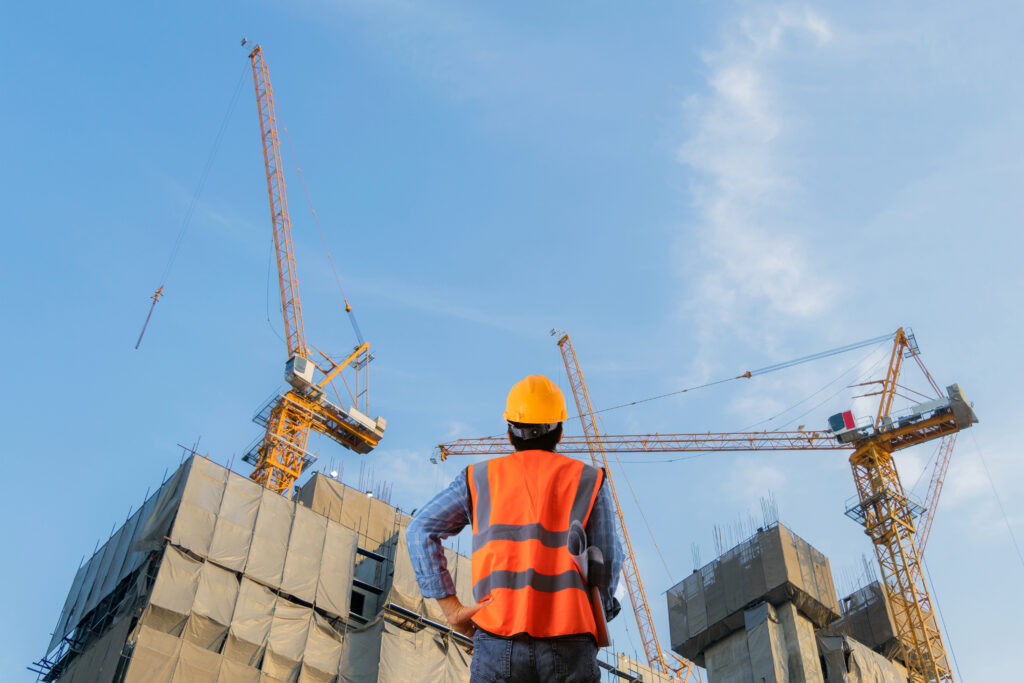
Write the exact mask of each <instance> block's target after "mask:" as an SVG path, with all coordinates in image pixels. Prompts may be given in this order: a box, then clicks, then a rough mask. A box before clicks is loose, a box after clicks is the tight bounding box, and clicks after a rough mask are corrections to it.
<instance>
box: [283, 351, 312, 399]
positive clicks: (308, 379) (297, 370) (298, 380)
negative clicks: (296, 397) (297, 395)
mask: <svg viewBox="0 0 1024 683" xmlns="http://www.w3.org/2000/svg"><path fill="white" fill-rule="evenodd" d="M315 369H316V366H315V365H313V364H312V363H310V362H309V360H307V359H305V358H303V357H302V356H292V357H291V358H289V359H288V362H286V363H285V364H284V379H285V381H287V382H288V384H291V385H292V386H293V387H294V388H295V389H296V390H297V391H300V392H303V393H305V392H306V391H308V390H309V388H310V386H312V384H313V371H314V370H315Z"/></svg>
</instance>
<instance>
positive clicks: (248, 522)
mask: <svg viewBox="0 0 1024 683" xmlns="http://www.w3.org/2000/svg"><path fill="white" fill-rule="evenodd" d="M262 499H263V487H261V486H260V485H259V484H257V483H256V482H254V481H253V480H251V479H249V478H247V477H242V476H239V475H237V474H234V473H231V474H229V475H228V480H227V485H226V486H225V488H224V497H223V500H222V501H221V505H220V512H219V513H218V514H217V523H216V525H215V526H214V529H213V540H212V541H211V542H210V559H211V560H213V561H214V562H216V563H218V564H221V565H223V566H225V567H228V568H229V569H234V570H235V571H236V572H240V571H242V570H243V569H245V561H246V558H248V557H249V546H250V545H251V544H252V531H253V527H254V526H255V525H256V513H257V512H258V511H259V509H260V501H261V500H262Z"/></svg>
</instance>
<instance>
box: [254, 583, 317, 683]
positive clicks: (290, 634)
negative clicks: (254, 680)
mask: <svg viewBox="0 0 1024 683" xmlns="http://www.w3.org/2000/svg"><path fill="white" fill-rule="evenodd" d="M312 618H313V611H312V610H311V609H309V608H308V607H303V606H302V605H296V604H295V603H293V602H290V601H288V600H285V599H284V598H281V597H279V598H278V599H277V604H276V605H275V606H274V619H273V621H272V622H271V625H270V637H269V638H268V639H267V652H266V654H265V655H263V667H262V668H263V671H265V672H266V673H269V674H270V675H272V676H277V677H278V678H283V679H286V680H292V679H293V678H295V677H297V676H298V674H299V665H300V664H301V662H302V653H303V650H305V648H306V640H307V639H308V638H309V624H310V622H311V621H312Z"/></svg>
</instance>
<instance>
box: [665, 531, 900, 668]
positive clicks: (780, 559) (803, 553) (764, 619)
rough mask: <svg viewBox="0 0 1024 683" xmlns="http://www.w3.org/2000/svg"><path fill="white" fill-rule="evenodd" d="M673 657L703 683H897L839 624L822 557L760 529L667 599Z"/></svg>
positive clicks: (881, 660) (784, 534)
mask: <svg viewBox="0 0 1024 683" xmlns="http://www.w3.org/2000/svg"><path fill="white" fill-rule="evenodd" d="M667 598H668V609H669V629H670V635H671V641H672V649H673V650H675V651H676V652H678V653H679V654H681V655H683V656H684V657H687V658H688V659H692V660H693V661H694V662H696V663H697V664H699V665H700V666H703V667H705V668H706V669H707V674H708V681H709V683H754V682H756V683H772V682H777V683H784V682H792V683H805V682H806V683H838V682H840V681H842V682H844V683H847V682H849V683H905V682H906V680H907V675H906V671H905V670H904V669H903V667H901V666H900V665H899V664H895V663H893V662H890V661H889V660H888V659H886V658H885V657H882V656H881V655H879V654H878V653H876V652H874V651H873V650H872V649H871V648H870V647H867V646H865V645H863V644H861V643H860V642H858V641H857V640H855V639H854V638H853V637H851V636H849V635H846V634H842V633H838V632H829V631H823V630H821V629H823V628H825V627H827V626H828V625H829V624H832V623H834V622H836V621H837V620H839V619H840V613H839V603H838V600H837V599H836V592H835V587H834V585H833V581H832V572H831V569H830V567H829V562H828V558H827V557H825V556H824V555H823V554H822V553H820V552H819V551H817V550H816V549H814V548H813V547H812V546H811V545H810V544H809V543H807V542H806V541H804V540H803V539H802V538H800V537H799V536H797V535H795V534H793V533H792V532H791V531H790V530H789V529H787V528H786V527H784V526H782V525H779V524H775V525H772V526H769V527H768V528H766V529H759V530H758V531H757V533H756V534H755V535H754V536H753V537H752V538H750V539H748V540H747V541H744V542H743V543H740V544H739V545H737V546H736V547H735V548H732V549H731V550H729V551H727V552H726V553H724V554H723V555H722V556H721V557H719V558H718V559H716V560H714V561H713V562H711V563H710V564H708V565H706V566H704V567H702V568H701V569H699V570H695V571H694V573H693V574H691V575H690V576H688V577H687V578H685V579H684V580H683V581H681V582H680V583H678V584H676V586H674V587H673V588H671V589H669V591H668V594H667Z"/></svg>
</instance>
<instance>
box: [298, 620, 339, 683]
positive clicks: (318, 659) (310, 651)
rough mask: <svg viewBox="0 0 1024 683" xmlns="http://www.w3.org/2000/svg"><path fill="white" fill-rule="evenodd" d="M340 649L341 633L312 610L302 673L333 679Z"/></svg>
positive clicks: (308, 675) (336, 670)
mask: <svg viewBox="0 0 1024 683" xmlns="http://www.w3.org/2000/svg"><path fill="white" fill-rule="evenodd" d="M341 649H342V638H341V634H339V633H338V632H337V631H335V630H334V629H333V628H331V625H330V624H329V623H327V621H326V620H325V619H324V618H323V617H321V616H320V615H319V614H317V613H315V612H314V613H313V621H312V623H311V624H310V626H309V635H308V636H307V638H306V647H305V649H304V651H303V659H302V671H303V675H305V676H306V677H312V678H316V677H318V676H320V677H323V676H326V677H327V680H328V681H330V680H333V679H334V676H335V675H336V674H337V672H338V665H339V663H340V662H341ZM300 678H301V677H300Z"/></svg>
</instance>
